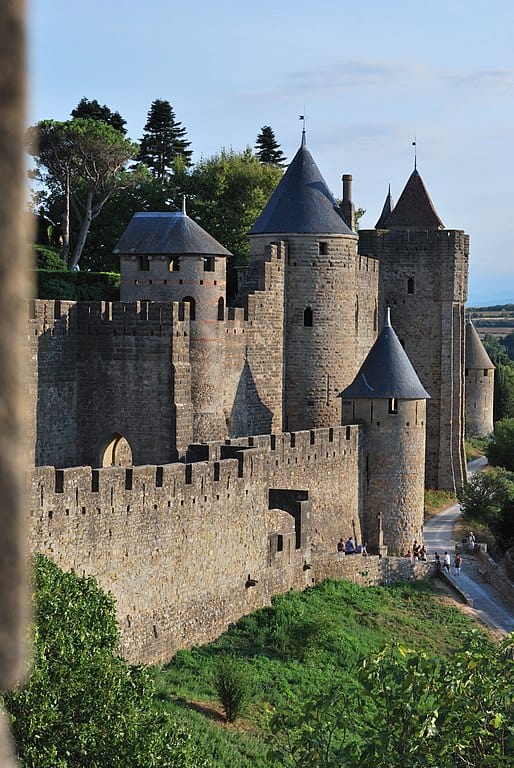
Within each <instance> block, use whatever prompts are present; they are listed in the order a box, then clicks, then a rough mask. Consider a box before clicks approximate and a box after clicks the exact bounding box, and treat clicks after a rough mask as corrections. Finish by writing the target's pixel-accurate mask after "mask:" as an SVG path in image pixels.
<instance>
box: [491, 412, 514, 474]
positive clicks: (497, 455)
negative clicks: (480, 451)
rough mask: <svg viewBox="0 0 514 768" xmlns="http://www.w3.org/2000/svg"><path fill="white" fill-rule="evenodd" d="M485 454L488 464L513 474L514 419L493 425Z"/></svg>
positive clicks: (503, 420)
mask: <svg viewBox="0 0 514 768" xmlns="http://www.w3.org/2000/svg"><path fill="white" fill-rule="evenodd" d="M486 453H487V458H488V460H489V463H490V464H492V465H493V466H500V467H505V469H508V470H509V471H510V472H514V418H512V419H502V421H497V422H496V423H495V425H494V432H493V436H492V438H491V440H490V441H489V444H488V446H487V451H486Z"/></svg>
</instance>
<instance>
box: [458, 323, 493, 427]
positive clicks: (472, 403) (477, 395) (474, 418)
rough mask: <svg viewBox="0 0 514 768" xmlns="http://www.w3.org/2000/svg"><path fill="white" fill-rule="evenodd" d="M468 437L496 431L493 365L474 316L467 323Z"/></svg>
mask: <svg viewBox="0 0 514 768" xmlns="http://www.w3.org/2000/svg"><path fill="white" fill-rule="evenodd" d="M465 360H466V371H465V377H466V437H486V436H487V435H490V434H491V432H492V431H493V428H494V424H493V400H494V364H493V363H492V362H491V358H490V357H489V355H488V354H487V352H486V350H485V347H484V345H483V344H482V341H481V339H480V336H479V335H478V333H477V330H476V328H475V326H474V325H473V323H472V321H471V319H469V320H468V322H467V323H466V357H465Z"/></svg>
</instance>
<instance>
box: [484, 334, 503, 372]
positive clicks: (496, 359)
mask: <svg viewBox="0 0 514 768" xmlns="http://www.w3.org/2000/svg"><path fill="white" fill-rule="evenodd" d="M482 344H483V345H484V347H485V351H486V352H487V354H488V355H489V357H490V358H491V361H492V362H493V363H494V365H498V363H501V364H502V365H506V364H507V363H508V362H509V357H508V355H507V351H506V349H505V346H504V345H503V343H502V340H501V339H499V338H498V337H497V336H493V335H492V333H486V334H485V335H484V338H483V339H482Z"/></svg>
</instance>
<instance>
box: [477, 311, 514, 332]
mask: <svg viewBox="0 0 514 768" xmlns="http://www.w3.org/2000/svg"><path fill="white" fill-rule="evenodd" d="M467 312H468V315H469V317H471V319H472V321H473V324H474V326H475V328H476V329H477V331H478V332H479V334H480V335H481V336H483V335H484V334H485V333H490V334H492V335H493V336H506V335H507V334H508V333H511V332H512V331H514V304H494V305H492V306H490V307H468V309H467Z"/></svg>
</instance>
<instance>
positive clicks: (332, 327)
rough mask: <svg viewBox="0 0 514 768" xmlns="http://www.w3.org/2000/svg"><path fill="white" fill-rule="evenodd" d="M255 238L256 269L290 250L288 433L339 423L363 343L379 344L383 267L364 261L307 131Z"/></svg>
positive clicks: (258, 223)
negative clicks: (272, 252)
mask: <svg viewBox="0 0 514 768" xmlns="http://www.w3.org/2000/svg"><path fill="white" fill-rule="evenodd" d="M346 192H347V194H346V198H347V200H348V198H349V190H348V189H347V190H346ZM350 203H351V200H350ZM249 237H250V243H251V250H252V257H253V260H254V262H255V261H258V260H259V259H263V258H264V253H265V249H266V246H268V245H269V244H270V243H276V242H283V243H284V244H285V250H286V257H285V261H286V263H285V266H284V273H285V278H284V292H285V296H284V298H285V301H284V328H283V340H282V342H283V349H284V352H283V354H284V364H283V370H284V396H283V402H284V420H283V421H284V428H285V429H286V430H301V429H308V428H311V427H323V426H328V425H330V424H336V423H337V422H338V421H339V405H338V402H337V395H338V393H339V392H340V391H341V389H342V388H343V387H344V386H346V385H347V384H349V382H350V381H351V380H352V378H353V376H354V375H355V373H356V371H357V368H358V366H359V364H360V362H362V357H361V359H360V360H359V355H360V354H361V353H360V348H361V347H360V346H359V343H358V339H359V340H360V343H361V344H362V343H363V339H364V345H365V348H366V349H369V347H370V346H371V344H372V343H373V341H374V339H375V337H376V330H377V329H376V314H375V306H376V301H377V296H378V268H377V266H376V263H375V262H372V260H361V261H360V260H359V257H358V256H357V235H356V234H355V233H354V232H353V231H352V230H351V229H350V227H349V226H348V225H347V223H346V222H345V220H344V219H343V216H342V213H341V211H340V209H339V208H338V206H337V203H336V202H335V200H334V198H333V197H332V194H331V193H330V191H329V189H328V187H327V185H326V183H325V181H324V179H323V177H322V175H321V173H320V171H319V169H318V167H317V166H316V163H315V162H314V160H313V158H312V155H311V154H310V152H309V150H308V149H307V146H306V142H305V132H303V135H302V143H301V146H300V148H299V150H298V152H297V153H296V155H295V157H294V158H293V160H292V162H291V164H290V165H289V167H288V169H287V171H286V173H285V174H284V176H283V178H282V180H281V181H280V183H279V185H278V187H277V188H276V190H275V191H274V193H273V195H272V196H271V198H270V200H269V202H268V204H267V205H266V207H265V209H264V211H263V212H262V214H261V216H260V217H259V218H258V219H257V221H256V223H255V225H254V226H253V227H252V229H251V230H250V233H249ZM364 262H365V264H364ZM370 264H372V266H371V268H370ZM374 318H375V319H374ZM366 342H367V343H366Z"/></svg>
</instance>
